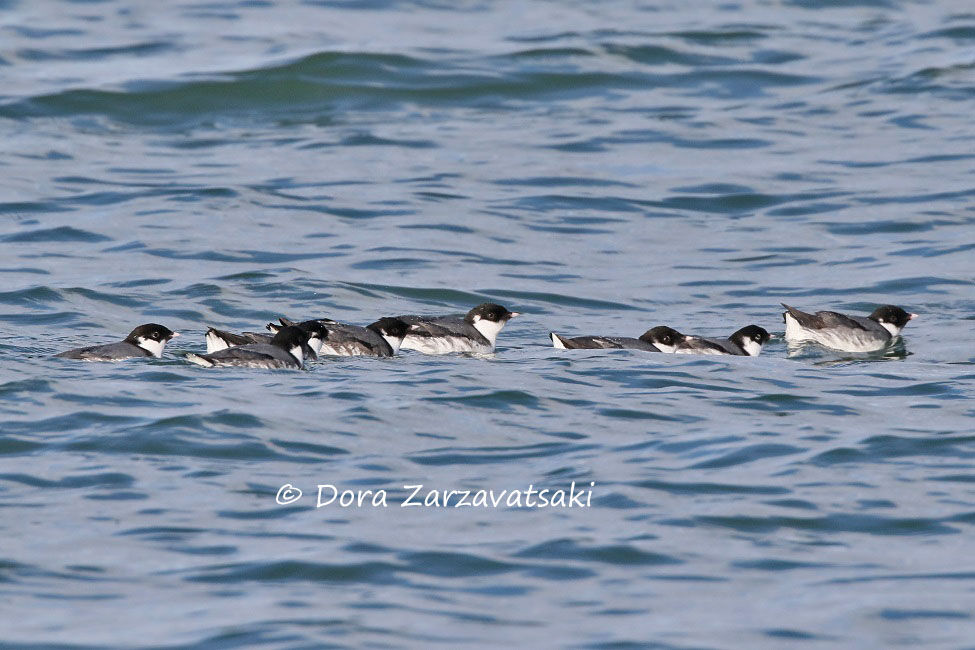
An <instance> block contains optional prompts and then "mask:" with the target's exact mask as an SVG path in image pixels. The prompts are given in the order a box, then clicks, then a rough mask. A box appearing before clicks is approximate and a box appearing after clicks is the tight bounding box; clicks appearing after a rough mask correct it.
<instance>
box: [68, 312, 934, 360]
mask: <svg viewBox="0 0 975 650" xmlns="http://www.w3.org/2000/svg"><path fill="white" fill-rule="evenodd" d="M782 306H783V307H785V312H784V313H783V314H782V317H783V320H784V321H785V339H786V341H788V342H792V343H802V342H812V343H817V344H819V345H822V346H824V347H827V348H830V349H832V350H838V351H842V352H874V351H878V350H882V349H884V348H886V347H887V346H888V345H890V344H891V343H892V342H893V341H894V339H896V338H897V337H898V336H900V332H901V330H902V329H903V328H904V326H905V325H907V322H908V321H910V320H911V319H913V318H916V317H917V314H911V313H908V312H907V311H905V310H903V309H901V308H900V307H895V306H894V305H885V306H883V307H878V308H877V309H876V310H874V312H873V313H872V314H870V315H869V316H865V317H863V316H847V315H846V314H840V313H838V312H834V311H818V312H816V313H815V314H808V313H806V312H803V311H799V310H798V309H796V308H795V307H790V306H789V305H785V304H783V305H782ZM516 316H519V314H518V312H512V311H509V310H508V309H506V308H505V307H502V306H501V305H497V304H494V303H484V304H482V305H478V306H477V307H474V308H473V309H471V310H470V311H469V312H467V314H465V315H464V316H394V317H386V318H380V319H379V320H377V321H376V322H374V323H371V324H370V325H366V326H365V327H360V326H358V325H350V324H347V323H340V322H338V321H334V320H331V319H329V318H316V319H313V320H306V321H303V322H294V321H290V320H288V319H286V318H281V319H280V322H279V323H268V324H267V330H268V332H267V333H265V332H242V333H239V334H238V333H234V332H226V331H222V330H218V329H215V328H212V327H211V328H209V329H208V330H207V333H206V344H207V351H206V353H203V354H196V353H192V352H191V353H188V354H187V355H186V359H187V360H188V361H190V362H192V363H195V364H197V365H200V366H204V367H207V368H212V367H216V366H236V367H245V368H301V367H302V365H303V364H304V362H305V360H306V359H316V358H317V357H318V356H374V357H389V356H393V355H395V354H396V353H397V352H399V351H400V350H417V351H419V352H422V353H425V354H446V353H451V352H468V353H477V354H488V353H491V352H494V348H495V343H496V341H497V338H498V333H499V332H500V331H501V330H502V329H503V328H504V326H505V325H506V324H507V322H508V321H509V320H511V319H512V318H515V317H516ZM176 336H179V334H178V333H176V332H174V331H172V330H170V329H169V328H167V327H164V326H162V325H158V324H156V323H147V324H145V325H140V326H138V327H136V328H135V329H134V330H132V331H131V332H130V333H129V335H128V336H127V337H125V339H124V340H122V341H119V342H117V343H107V344H104V345H92V346H87V347H81V348H75V349H73V350H67V351H66V352H61V353H60V354H58V355H56V356H58V357H61V358H65V359H78V360H81V361H120V360H122V359H130V358H137V357H157V358H158V357H161V356H162V354H163V349H164V348H165V347H166V343H168V342H169V341H170V340H171V339H172V338H173V337H176ZM549 338H550V339H551V341H552V345H553V347H555V348H558V349H562V350H577V349H621V348H627V349H634V350H643V351H645V352H665V353H671V354H727V355H737V356H752V357H754V356H758V355H759V354H760V353H761V351H762V346H763V345H765V343H767V342H768V340H769V338H771V335H770V334H769V333H768V332H767V331H766V330H765V329H763V328H761V327H759V326H758V325H748V326H747V327H743V328H741V329H739V330H738V331H736V332H735V333H734V334H732V335H731V336H729V337H728V338H726V339H713V338H703V337H700V336H693V335H688V334H681V333H680V332H678V331H677V330H675V329H673V328H671V327H666V326H658V327H653V328H651V329H649V330H647V331H646V332H644V333H643V334H642V335H641V336H639V337H637V338H630V337H625V336H575V337H568V336H563V335H561V334H556V333H555V332H551V333H550V334H549Z"/></svg>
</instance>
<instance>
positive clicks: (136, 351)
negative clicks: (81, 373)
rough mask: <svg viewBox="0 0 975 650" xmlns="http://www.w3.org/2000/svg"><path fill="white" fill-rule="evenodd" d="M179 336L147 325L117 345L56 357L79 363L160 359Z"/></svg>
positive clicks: (60, 354) (153, 324) (81, 349)
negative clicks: (140, 358)
mask: <svg viewBox="0 0 975 650" xmlns="http://www.w3.org/2000/svg"><path fill="white" fill-rule="evenodd" d="M177 336H179V333H178V332H174V331H172V330H171V329H169V328H168V327H164V326H162V325H158V324H156V323H146V324H145V325H139V326H138V327H136V328H135V329H134V330H132V331H131V332H129V335H128V336H126V337H125V340H122V341H119V342H117V343H106V344H104V345H90V346H88V347H83V348H75V349H73V350H66V351H64V352H61V353H59V354H56V355H54V356H56V357H60V358H62V359H77V360H79V361H121V360H122V359H132V358H135V357H156V358H157V359H158V358H159V357H161V356H162V353H163V349H164V348H165V347H166V343H168V342H169V341H170V339H172V338H174V337H177Z"/></svg>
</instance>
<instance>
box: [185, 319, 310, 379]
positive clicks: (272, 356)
mask: <svg viewBox="0 0 975 650" xmlns="http://www.w3.org/2000/svg"><path fill="white" fill-rule="evenodd" d="M307 346H308V332H306V331H304V330H302V329H301V328H299V327H282V328H281V329H280V330H279V331H278V333H277V334H275V335H274V336H273V337H272V338H271V341H270V342H269V343H247V344H245V345H238V346H234V347H230V348H226V349H224V350H218V351H217V352H214V353H212V354H193V353H190V354H187V355H186V359H187V360H188V361H190V362H192V363H195V364H197V365H199V366H203V367H205V368H213V367H214V366H235V367H238V368H292V369H300V368H301V364H302V363H303V362H304V352H303V350H304V349H306V348H307Z"/></svg>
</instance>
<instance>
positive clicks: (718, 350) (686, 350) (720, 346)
mask: <svg viewBox="0 0 975 650" xmlns="http://www.w3.org/2000/svg"><path fill="white" fill-rule="evenodd" d="M769 338H771V335H770V334H769V333H768V332H767V331H766V330H765V329H764V328H761V327H759V326H758V325H748V326H746V327H743V328H741V329H740V330H738V331H737V332H735V333H734V334H732V335H731V336H729V337H728V338H726V339H706V338H702V337H699V336H685V337H684V339H683V341H681V343H680V345H678V346H677V350H676V352H677V354H732V355H736V356H745V357H757V356H758V355H759V354H761V353H762V346H763V345H765V344H766V343H768V340H769Z"/></svg>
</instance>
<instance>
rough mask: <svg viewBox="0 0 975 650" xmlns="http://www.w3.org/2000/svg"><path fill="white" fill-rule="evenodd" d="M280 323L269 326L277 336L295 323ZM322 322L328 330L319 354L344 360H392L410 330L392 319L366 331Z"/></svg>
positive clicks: (404, 324)
mask: <svg viewBox="0 0 975 650" xmlns="http://www.w3.org/2000/svg"><path fill="white" fill-rule="evenodd" d="M278 320H280V321H281V325H276V324H274V323H268V324H267V328H268V329H269V330H271V331H272V332H276V331H278V330H279V329H280V328H281V326H285V325H290V324H291V321H289V320H288V319H286V318H281V319H278ZM306 322H308V321H306ZM318 322H320V323H322V324H324V326H325V327H326V328H327V329H328V333H327V334H326V336H325V338H324V339H323V340H322V345H321V349H320V350H319V351H318V352H319V354H322V355H334V356H340V357H352V356H373V357H391V356H393V355H394V354H396V353H397V352H399V349H400V345H401V344H402V343H403V338H404V337H405V336H406V333H407V330H409V327H410V326H409V325H407V324H406V323H405V322H403V321H402V320H400V319H399V318H390V317H387V318H380V319H379V320H377V321H376V322H375V323H370V324H369V325H366V326H365V327H360V326H358V325H349V324H348V323H339V322H337V321H333V320H331V319H328V318H321V319H319V320H318Z"/></svg>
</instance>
